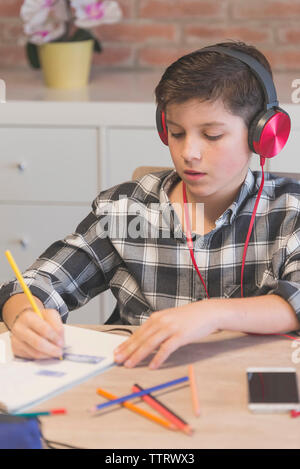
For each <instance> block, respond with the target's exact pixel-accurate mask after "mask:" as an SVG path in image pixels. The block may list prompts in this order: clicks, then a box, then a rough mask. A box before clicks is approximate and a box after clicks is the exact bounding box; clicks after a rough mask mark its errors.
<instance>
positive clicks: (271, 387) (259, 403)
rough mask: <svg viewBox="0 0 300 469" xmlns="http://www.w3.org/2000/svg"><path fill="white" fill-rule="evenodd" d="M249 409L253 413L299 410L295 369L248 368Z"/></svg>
mask: <svg viewBox="0 0 300 469" xmlns="http://www.w3.org/2000/svg"><path fill="white" fill-rule="evenodd" d="M247 381H248V407H249V409H250V410H251V411H252V412H287V411H290V410H292V409H296V410H299V409H300V403H299V393H298V383H297V375H296V369H295V368H248V369H247Z"/></svg>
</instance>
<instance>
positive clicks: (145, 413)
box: [97, 388, 178, 430]
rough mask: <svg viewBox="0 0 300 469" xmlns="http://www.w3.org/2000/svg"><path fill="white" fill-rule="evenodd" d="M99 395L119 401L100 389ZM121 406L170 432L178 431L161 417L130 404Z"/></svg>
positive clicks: (125, 403)
mask: <svg viewBox="0 0 300 469" xmlns="http://www.w3.org/2000/svg"><path fill="white" fill-rule="evenodd" d="M97 394H100V396H103V397H106V398H107V399H118V397H117V396H115V395H114V394H111V393H110V392H107V391H105V390H104V389H100V388H98V389H97ZM121 405H122V406H124V407H126V408H127V409H129V410H132V411H133V412H136V413H137V414H140V415H142V416H143V417H146V418H147V419H149V420H152V421H153V422H156V423H159V424H160V425H163V426H164V427H167V428H169V429H170V430H178V428H177V427H176V426H175V425H173V424H172V423H170V422H168V421H167V420H164V419H162V418H161V417H157V416H156V415H154V414H151V413H150V412H148V411H147V410H144V409H141V408H140V407H138V406H136V405H134V404H131V403H130V402H123V403H122V404H121Z"/></svg>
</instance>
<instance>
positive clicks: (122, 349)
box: [114, 313, 159, 363]
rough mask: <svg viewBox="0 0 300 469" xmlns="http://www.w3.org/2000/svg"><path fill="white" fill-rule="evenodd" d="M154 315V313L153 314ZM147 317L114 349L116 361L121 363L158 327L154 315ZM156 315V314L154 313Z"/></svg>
mask: <svg viewBox="0 0 300 469" xmlns="http://www.w3.org/2000/svg"><path fill="white" fill-rule="evenodd" d="M152 316H154V313H153V315H152ZM152 316H151V318H149V319H148V321H147V322H145V323H144V324H143V325H142V326H140V327H139V329H137V330H136V331H135V332H134V333H133V335H132V336H131V337H130V338H129V339H127V340H126V341H125V342H122V344H120V345H119V346H118V347H117V348H116V349H115V350H114V358H115V361H116V362H117V363H122V362H123V361H124V360H126V359H127V358H128V357H129V356H130V355H131V354H132V353H133V352H134V351H135V350H136V349H137V348H138V347H140V346H141V345H142V344H143V343H145V341H146V340H147V339H148V338H149V337H150V336H151V335H153V334H154V333H155V332H156V331H157V330H158V329H159V324H158V321H157V319H156V317H155V318H154V317H152ZM155 316H156V315H155Z"/></svg>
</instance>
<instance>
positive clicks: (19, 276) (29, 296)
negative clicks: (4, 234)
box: [5, 251, 63, 360]
mask: <svg viewBox="0 0 300 469" xmlns="http://www.w3.org/2000/svg"><path fill="white" fill-rule="evenodd" d="M5 255H6V258H7V260H8V262H9V263H10V266H11V268H12V270H13V271H14V273H15V275H16V277H17V279H18V281H19V283H20V285H21V287H22V288H23V291H24V293H25V295H26V296H27V299H28V301H29V303H30V304H31V306H32V309H33V311H34V312H35V313H36V314H37V315H38V316H39V317H40V318H41V319H44V318H43V315H42V313H41V312H40V310H39V308H38V306H37V304H36V302H35V301H34V298H33V296H32V293H31V291H30V290H29V288H28V286H27V285H26V283H25V282H24V279H23V277H22V274H21V272H20V270H19V268H18V266H17V264H16V263H15V260H14V258H13V256H12V254H11V252H10V251H5ZM62 359H63V358H62V357H60V360H62Z"/></svg>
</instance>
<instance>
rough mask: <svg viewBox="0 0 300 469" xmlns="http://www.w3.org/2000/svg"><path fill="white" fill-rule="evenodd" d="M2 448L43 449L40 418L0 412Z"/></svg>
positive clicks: (0, 445)
mask: <svg viewBox="0 0 300 469" xmlns="http://www.w3.org/2000/svg"><path fill="white" fill-rule="evenodd" d="M0 449H42V437H41V432H40V429H39V424H38V420H37V419H36V418H32V419H27V418H22V417H16V416H14V415H8V414H0Z"/></svg>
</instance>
